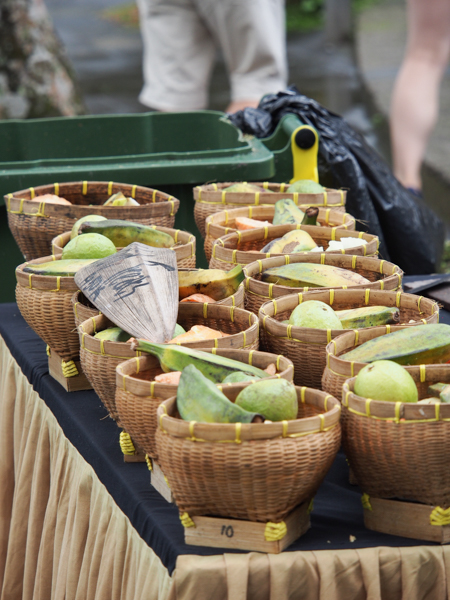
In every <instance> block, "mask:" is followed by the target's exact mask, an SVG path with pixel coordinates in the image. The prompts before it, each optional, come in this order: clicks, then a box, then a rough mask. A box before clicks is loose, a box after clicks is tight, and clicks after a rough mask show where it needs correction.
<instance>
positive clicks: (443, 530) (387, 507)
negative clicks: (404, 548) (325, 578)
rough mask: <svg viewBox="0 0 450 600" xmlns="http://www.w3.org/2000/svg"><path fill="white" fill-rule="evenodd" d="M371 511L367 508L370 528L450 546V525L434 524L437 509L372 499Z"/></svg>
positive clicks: (413, 503)
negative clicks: (432, 519) (434, 510)
mask: <svg viewBox="0 0 450 600" xmlns="http://www.w3.org/2000/svg"><path fill="white" fill-rule="evenodd" d="M370 505H371V507H372V510H370V509H369V508H364V525H365V526H366V527H367V529H372V530H373V531H380V532H381V533H388V534H391V535H398V536H402V537H407V538H413V539H416V540H425V541H427V542H438V543H439V544H448V543H449V542H450V525H431V523H430V515H431V512H432V510H433V509H434V508H435V507H434V506H429V505H427V504H419V503H416V502H402V501H400V500H385V499H382V498H374V497H373V496H371V497H370Z"/></svg>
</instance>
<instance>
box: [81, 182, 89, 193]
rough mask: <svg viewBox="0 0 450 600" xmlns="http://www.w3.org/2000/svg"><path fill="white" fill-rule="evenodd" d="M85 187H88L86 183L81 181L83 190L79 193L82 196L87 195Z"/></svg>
mask: <svg viewBox="0 0 450 600" xmlns="http://www.w3.org/2000/svg"><path fill="white" fill-rule="evenodd" d="M87 185H88V182H87V181H83V188H82V190H81V193H82V194H83V196H85V195H86V194H87Z"/></svg>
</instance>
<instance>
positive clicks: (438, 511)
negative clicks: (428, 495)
mask: <svg viewBox="0 0 450 600" xmlns="http://www.w3.org/2000/svg"><path fill="white" fill-rule="evenodd" d="M430 525H437V526H438V527H439V526H440V527H442V526H443V525H450V508H441V507H440V506H436V508H433V510H432V511H431V514H430Z"/></svg>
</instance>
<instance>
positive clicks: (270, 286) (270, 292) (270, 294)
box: [269, 283, 273, 300]
mask: <svg viewBox="0 0 450 600" xmlns="http://www.w3.org/2000/svg"><path fill="white" fill-rule="evenodd" d="M272 290H273V283H269V298H270V299H271V300H272V299H273V295H272Z"/></svg>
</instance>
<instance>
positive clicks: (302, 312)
mask: <svg viewBox="0 0 450 600" xmlns="http://www.w3.org/2000/svg"><path fill="white" fill-rule="evenodd" d="M289 324H290V325H294V326H295V327H312V328H313V329H343V327H342V323H341V321H340V320H339V317H338V316H337V315H336V313H335V312H334V310H333V309H332V308H331V306H329V305H328V304H325V302H321V301H320V300H307V301H306V302H302V303H301V304H299V305H298V306H296V307H295V308H294V310H293V311H292V312H291V316H290V317H289Z"/></svg>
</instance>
